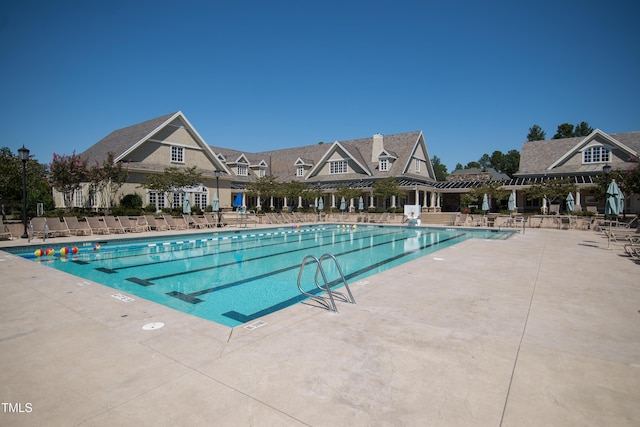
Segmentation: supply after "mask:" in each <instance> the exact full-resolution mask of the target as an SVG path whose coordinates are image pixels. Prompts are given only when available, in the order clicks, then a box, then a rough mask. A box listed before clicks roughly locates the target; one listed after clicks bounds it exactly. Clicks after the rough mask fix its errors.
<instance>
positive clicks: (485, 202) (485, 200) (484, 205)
mask: <svg viewBox="0 0 640 427" xmlns="http://www.w3.org/2000/svg"><path fill="white" fill-rule="evenodd" d="M482 210H483V211H485V212H487V211H488V210H489V198H488V197H487V194H486V193H485V195H484V197H483V198H482Z"/></svg>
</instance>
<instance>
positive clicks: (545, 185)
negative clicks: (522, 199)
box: [526, 178, 578, 204]
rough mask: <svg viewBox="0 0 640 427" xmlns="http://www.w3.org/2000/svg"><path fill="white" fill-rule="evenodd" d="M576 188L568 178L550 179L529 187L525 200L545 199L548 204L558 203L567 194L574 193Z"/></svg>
mask: <svg viewBox="0 0 640 427" xmlns="http://www.w3.org/2000/svg"><path fill="white" fill-rule="evenodd" d="M577 189H578V187H577V186H576V184H575V183H573V182H572V181H571V180H570V179H569V178H550V179H545V180H544V181H542V182H541V183H536V184H533V185H531V187H529V188H528V189H527V190H526V197H527V200H535V199H546V200H547V202H548V203H549V204H551V203H560V201H561V200H562V199H564V198H566V197H567V195H568V194H569V193H573V194H575V193H576V190H577Z"/></svg>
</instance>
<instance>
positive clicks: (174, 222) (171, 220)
mask: <svg viewBox="0 0 640 427" xmlns="http://www.w3.org/2000/svg"><path fill="white" fill-rule="evenodd" d="M162 217H163V218H164V220H165V221H166V223H167V225H169V229H170V230H186V229H187V228H188V227H189V225H188V224H187V222H186V221H185V220H184V217H181V216H180V217H174V216H171V215H162Z"/></svg>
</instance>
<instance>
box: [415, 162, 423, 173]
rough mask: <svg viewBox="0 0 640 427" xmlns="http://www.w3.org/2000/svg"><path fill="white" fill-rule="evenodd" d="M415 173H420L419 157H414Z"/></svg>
mask: <svg viewBox="0 0 640 427" xmlns="http://www.w3.org/2000/svg"><path fill="white" fill-rule="evenodd" d="M415 163H416V173H420V163H422V162H421V161H420V159H416V162H415Z"/></svg>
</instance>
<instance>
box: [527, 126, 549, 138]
mask: <svg viewBox="0 0 640 427" xmlns="http://www.w3.org/2000/svg"><path fill="white" fill-rule="evenodd" d="M545 139H547V134H546V132H545V131H543V130H542V128H541V127H540V126H538V125H533V126H531V127H530V128H529V133H528V134H527V141H544V140H545Z"/></svg>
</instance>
